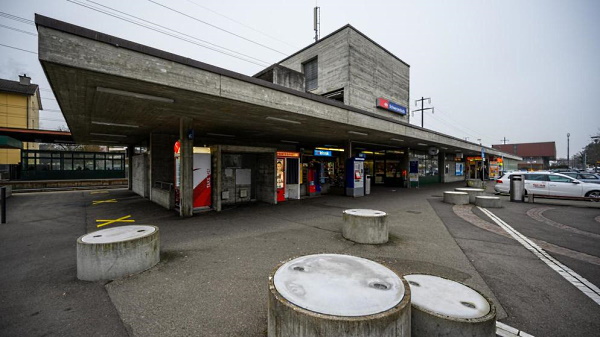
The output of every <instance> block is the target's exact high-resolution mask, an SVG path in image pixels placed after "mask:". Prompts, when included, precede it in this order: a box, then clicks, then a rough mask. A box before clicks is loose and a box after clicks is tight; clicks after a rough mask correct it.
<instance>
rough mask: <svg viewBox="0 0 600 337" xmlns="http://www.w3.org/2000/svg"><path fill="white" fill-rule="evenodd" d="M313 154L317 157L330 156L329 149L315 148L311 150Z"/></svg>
mask: <svg viewBox="0 0 600 337" xmlns="http://www.w3.org/2000/svg"><path fill="white" fill-rule="evenodd" d="M313 154H314V155H315V156H317V157H331V155H332V153H331V150H317V149H315V151H314V152H313Z"/></svg>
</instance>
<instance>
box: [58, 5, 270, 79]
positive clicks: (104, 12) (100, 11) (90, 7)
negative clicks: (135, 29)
mask: <svg viewBox="0 0 600 337" xmlns="http://www.w3.org/2000/svg"><path fill="white" fill-rule="evenodd" d="M67 1H68V2H70V3H73V4H75V5H78V6H81V7H85V8H88V9H91V10H94V11H96V12H99V13H102V14H105V15H108V16H112V17H114V18H117V19H119V20H123V21H126V22H129V23H132V24H134V25H137V26H140V27H143V28H146V29H150V30H152V31H155V32H158V33H161V34H164V35H167V36H171V37H174V38H176V39H179V40H181V41H185V42H188V43H191V44H194V45H197V46H199V47H203V48H206V49H210V50H213V51H216V52H218V53H221V54H224V55H227V56H231V57H234V58H237V59H239V60H242V61H245V62H248V63H252V64H255V65H258V66H261V67H264V66H265V65H269V64H270V63H269V62H266V61H262V60H259V62H261V63H258V62H255V61H252V60H248V59H246V58H244V57H247V58H251V59H255V58H253V57H251V56H248V55H245V54H242V53H239V52H236V51H231V50H230V49H227V48H224V47H221V46H218V45H216V44H212V43H210V42H207V41H204V40H201V39H198V38H195V37H194V39H195V40H198V41H202V42H204V43H209V44H211V45H214V46H217V48H220V49H223V50H228V51H231V52H232V53H236V54H238V55H242V56H244V57H240V56H237V55H234V54H232V53H230V52H225V51H223V50H219V49H217V48H215V47H211V46H206V45H203V44H200V43H198V42H194V41H191V40H189V39H187V38H184V37H181V36H178V35H175V34H173V33H170V32H168V31H163V30H161V29H157V28H155V27H152V26H149V25H147V24H143V23H140V22H136V21H133V20H131V19H128V18H126V17H122V16H120V15H117V14H115V13H111V12H108V11H106V10H103V9H101V8H97V7H93V6H90V5H88V4H85V3H82V2H80V1H77V0H67ZM114 11H115V12H116V10H114ZM127 15H129V16H131V17H134V16H132V15H130V14H127ZM138 20H143V19H138ZM148 22H150V21H148ZM151 24H152V25H155V26H158V27H160V25H158V24H156V23H151ZM164 29H168V28H164ZM169 30H171V31H174V30H172V29H169ZM175 32H176V31H175ZM177 34H182V35H183V33H180V32H177Z"/></svg>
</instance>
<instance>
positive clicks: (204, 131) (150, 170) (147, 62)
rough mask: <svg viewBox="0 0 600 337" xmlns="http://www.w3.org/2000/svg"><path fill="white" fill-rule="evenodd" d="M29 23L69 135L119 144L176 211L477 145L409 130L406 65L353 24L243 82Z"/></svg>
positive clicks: (440, 173)
mask: <svg viewBox="0 0 600 337" xmlns="http://www.w3.org/2000/svg"><path fill="white" fill-rule="evenodd" d="M36 25H37V29H38V36H39V60H40V62H41V64H42V67H43V69H44V71H45V73H46V76H47V78H48V81H49V82H50V85H51V87H52V90H53V91H54V94H55V96H56V98H57V100H58V103H59V104H60V107H61V110H62V111H63V114H64V116H65V119H66V121H67V123H68V125H69V128H70V130H71V132H72V135H73V138H74V139H75V141H76V142H77V143H82V144H87V143H89V144H103V145H126V146H128V149H129V150H128V156H129V157H130V161H129V162H130V163H131V165H129V167H130V172H129V177H130V188H131V189H133V190H134V191H136V192H137V193H138V194H140V195H142V196H144V197H147V198H150V199H151V200H153V201H155V202H157V203H159V204H161V205H164V206H165V207H168V208H177V209H178V210H179V212H180V214H181V215H182V216H190V215H192V213H193V211H194V210H196V209H202V208H209V209H214V210H216V211H220V210H221V209H222V208H223V207H225V206H226V205H229V204H236V203H242V202H250V201H263V202H267V203H271V204H276V203H278V202H282V201H285V200H286V199H299V198H300V197H302V196H304V195H318V194H319V193H345V194H346V195H350V196H360V195H364V193H365V187H366V185H365V179H366V177H367V176H369V177H370V178H371V182H372V184H373V185H377V184H381V185H390V186H399V187H411V186H417V185H418V184H426V183H444V182H453V181H461V180H465V179H466V177H467V176H468V175H469V174H470V173H469V170H475V171H477V170H479V168H480V167H477V166H474V167H472V168H470V167H469V166H468V165H467V161H466V158H467V157H471V158H476V157H477V156H481V155H482V147H481V146H480V145H478V144H475V143H471V142H466V141H464V140H462V139H458V138H456V137H452V136H449V135H445V134H442V133H438V132H433V131H430V130H426V129H424V128H421V127H417V126H414V125H411V124H409V111H408V109H407V107H408V106H409V93H410V67H409V65H408V64H407V63H405V62H403V61H402V60H401V59H399V58H398V57H396V56H394V55H393V54H392V53H390V52H389V51H387V50H386V49H384V48H383V47H381V46H380V45H378V44H377V43H375V42H374V41H372V40H371V39H369V38H368V37H367V36H365V35H364V34H362V33H361V32H360V31H358V30H357V29H355V28H353V27H352V26H350V25H347V26H344V27H342V28H340V29H339V30H337V31H335V32H333V33H331V34H330V35H328V36H326V37H324V38H322V39H321V40H319V41H318V42H316V43H313V44H311V45H310V46H308V47H306V48H304V49H302V50H300V51H299V52H297V53H295V54H293V55H291V56H289V57H287V58H285V59H284V60H282V61H280V62H279V63H277V64H275V65H273V66H271V67H269V68H267V69H265V70H263V71H261V72H259V73H258V74H256V75H255V76H253V77H251V76H246V75H243V74H239V73H236V72H233V71H230V70H226V69H222V68H218V67H215V66H212V65H209V64H206V63H202V62H200V61H195V60H191V59H189V58H185V57H182V56H178V55H174V54H171V53H168V52H164V51H161V50H157V49H154V48H150V47H147V46H143V45H140V44H137V43H134V42H131V41H127V40H123V39H120V38H117V37H114V36H109V35H106V34H102V33H100V32H96V31H92V30H89V29H85V28H82V27H79V26H75V25H71V24H68V23H65V22H61V21H57V20H54V19H51V18H48V17H44V16H40V15H36ZM137 147H143V148H146V149H147V152H144V153H136V152H135V151H134V150H135V148H137ZM483 152H484V155H485V158H486V160H489V159H491V160H495V158H503V160H504V162H510V161H517V160H520V159H521V158H520V157H518V156H516V155H513V154H507V153H502V152H500V151H499V150H496V149H492V148H484V151H483ZM480 158H481V157H480ZM475 177H476V175H475Z"/></svg>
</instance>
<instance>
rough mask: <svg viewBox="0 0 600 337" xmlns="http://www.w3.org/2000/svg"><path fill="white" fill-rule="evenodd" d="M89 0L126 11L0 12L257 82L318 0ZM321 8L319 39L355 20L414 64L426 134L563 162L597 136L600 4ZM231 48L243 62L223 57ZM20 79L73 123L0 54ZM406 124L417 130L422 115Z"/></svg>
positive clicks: (1, 4) (34, 63)
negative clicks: (426, 101) (551, 149)
mask: <svg viewBox="0 0 600 337" xmlns="http://www.w3.org/2000/svg"><path fill="white" fill-rule="evenodd" d="M94 1H95V2H96V3H97V4H101V5H103V6H107V7H110V8H112V9H114V10H118V11H120V12H122V13H121V14H119V13H116V12H112V11H111V10H110V9H109V8H107V7H99V6H98V5H97V4H94V2H91V1H87V0H72V1H67V0H46V1H42V0H38V1H33V0H19V1H15V0H0V12H2V13H7V14H10V15H15V16H18V17H21V18H25V19H28V20H34V13H39V14H42V15H45V16H49V17H52V18H55V19H58V20H62V21H66V22H69V23H72V24H75V25H80V26H83V27H86V28H90V29H93V30H97V31H100V32H103V33H107V34H111V35H115V36H117V37H120V38H124V39H128V40H132V41H134V42H138V43H141V44H145V45H149V46H152V47H155V48H158V49H162V50H166V51H169V52H172V53H175V54H179V55H183V56H186V57H189V58H192V59H196V60H199V61H202V62H206V63H209V64H212V65H216V66H219V67H222V68H226V69H229V70H233V71H236V72H240V73H242V74H246V75H250V76H251V75H254V74H255V73H257V72H258V71H259V70H261V69H263V68H265V67H266V66H268V65H270V64H273V63H276V62H278V61H279V60H281V59H283V58H284V57H285V56H286V55H289V54H291V53H293V52H295V51H297V50H299V49H300V48H302V47H304V46H306V45H308V44H310V43H311V42H313V37H314V32H313V23H312V22H313V19H312V11H313V7H314V6H315V1H314V0H312V1H299V0H296V1H283V0H278V1H276V0H264V1H263V0H254V1H248V0H237V1H233V0H231V1H230V0H221V1H203V0H170V1H167V0H128V1H123V0H116V1H115V0H94ZM76 3H81V4H84V5H86V6H89V7H95V8H97V9H102V10H104V11H110V12H111V13H112V14H115V15H119V16H122V17H126V18H128V19H129V20H135V21H138V20H137V19H133V18H132V17H130V16H126V15H127V14H129V15H134V16H136V17H138V18H140V19H143V20H147V22H146V23H144V24H146V25H150V23H156V24H160V25H162V26H164V27H167V28H170V29H173V30H176V31H179V32H182V33H185V34H188V35H189V36H188V37H185V38H186V39H188V40H192V41H194V42H195V44H192V43H189V42H185V41H182V40H180V39H176V38H173V37H170V36H167V35H164V34H161V33H158V32H156V31H152V30H150V29H147V28H143V27H140V26H138V25H135V24H132V23H129V22H126V21H124V20H122V19H119V18H115V17H112V16H109V15H106V14H103V13H101V12H98V11H96V10H92V9H89V8H86V7H83V6H80V5H78V4H76ZM161 4H162V5H164V6H168V7H170V8H171V9H172V10H171V9H168V8H166V7H164V6H161ZM318 5H319V6H320V7H321V36H325V35H327V34H329V33H331V32H333V31H334V30H336V29H338V28H340V27H341V26H343V25H345V24H347V23H349V24H351V25H353V26H354V27H356V28H357V29H358V30H360V31H362V32H363V33H364V34H366V35H367V36H369V37H370V38H371V39H373V40H374V41H376V42H377V43H379V44H380V45H382V46H383V47H384V48H386V49H388V50H389V51H390V52H392V53H393V54H395V55H396V56H398V57H399V58H400V59H402V60H404V61H405V62H407V63H408V64H409V65H410V94H411V100H410V104H409V109H410V110H411V111H412V110H414V109H416V107H415V100H416V99H419V98H421V97H426V98H428V97H430V98H431V106H433V107H435V113H434V114H432V113H431V112H430V111H428V112H426V113H425V125H424V126H425V128H428V129H432V130H436V131H439V132H443V133H446V134H449V135H452V136H455V137H459V138H463V139H464V138H466V137H468V140H469V141H473V142H478V139H481V142H482V143H483V145H487V146H490V145H492V144H501V143H502V139H503V138H504V137H506V139H507V140H508V143H525V142H545V141H555V142H556V148H557V155H558V156H559V157H566V154H567V133H570V134H571V137H570V140H571V142H570V154H571V155H573V154H575V153H577V152H579V151H581V150H582V148H583V147H584V146H585V145H586V144H588V143H589V142H590V141H591V139H590V136H593V135H596V134H598V133H600V111H599V107H600V20H599V19H598V17H599V16H600V1H598V0H543V1H542V0H527V1H523V0H489V1H482V0H472V1H471V0H456V1H441V0H435V1H434V0H419V1H406V0H405V1H400V0H396V1H378V0H369V1H352V0H345V1H343V0H339V1H338V0H319V1H318ZM174 10H175V11H178V12H180V13H177V12H175V11H174ZM2 13H0V15H2V16H0V44H3V45H8V46H11V47H16V48H21V49H24V50H28V51H34V52H35V51H37V37H36V36H32V35H29V34H25V33H23V32H19V31H15V30H13V29H18V30H21V31H26V32H29V33H34V34H35V32H36V30H35V26H33V25H31V24H27V23H24V22H19V21H15V20H11V19H8V18H6V17H5V15H4V14H2ZM138 22H139V21H138ZM148 22H150V23H148ZM6 27H11V28H13V29H9V28H6ZM154 27H155V28H156V26H154ZM224 30H226V31H228V32H229V33H228V32H225V31H224ZM172 34H173V33H172ZM236 35H237V36H236ZM196 39H200V40H203V41H206V42H199V40H196ZM208 43H211V44H212V45H209V44H208ZM198 44H202V45H206V46H209V47H210V48H212V49H220V48H227V49H229V51H227V50H223V49H221V52H216V51H214V50H211V49H209V48H205V47H201V46H198ZM233 52H237V53H241V54H244V55H240V54H234V55H236V57H238V58H236V57H232V56H229V55H227V54H233ZM250 57H251V58H250ZM239 58H245V59H246V60H240V59H239ZM249 61H250V62H249ZM23 73H27V74H28V75H29V76H31V78H32V82H34V83H37V84H39V85H40V87H41V89H42V91H41V95H42V99H43V100H42V104H43V107H44V110H45V111H44V112H42V113H41V117H40V119H41V120H40V122H41V127H42V128H45V129H56V128H57V127H58V126H60V125H65V126H66V123H65V122H64V120H63V119H62V115H61V114H60V112H58V110H59V107H58V104H57V103H56V101H55V100H53V98H54V96H53V95H52V93H51V92H50V91H49V88H50V86H49V84H48V82H47V81H46V79H45V77H44V73H43V71H42V69H41V66H40V63H39V61H38V60H37V55H35V54H31V53H28V52H24V51H19V50H15V49H11V48H7V47H4V46H0V77H1V78H6V79H14V80H17V79H18V77H17V75H18V74H23ZM411 123H412V124H416V125H421V115H420V113H415V115H414V116H413V117H412V118H411Z"/></svg>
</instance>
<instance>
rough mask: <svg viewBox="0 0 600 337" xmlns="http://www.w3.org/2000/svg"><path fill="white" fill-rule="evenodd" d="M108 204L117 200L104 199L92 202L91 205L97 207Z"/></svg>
mask: <svg viewBox="0 0 600 337" xmlns="http://www.w3.org/2000/svg"><path fill="white" fill-rule="evenodd" d="M108 202H117V199H106V200H92V205H99V204H104V203H108Z"/></svg>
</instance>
